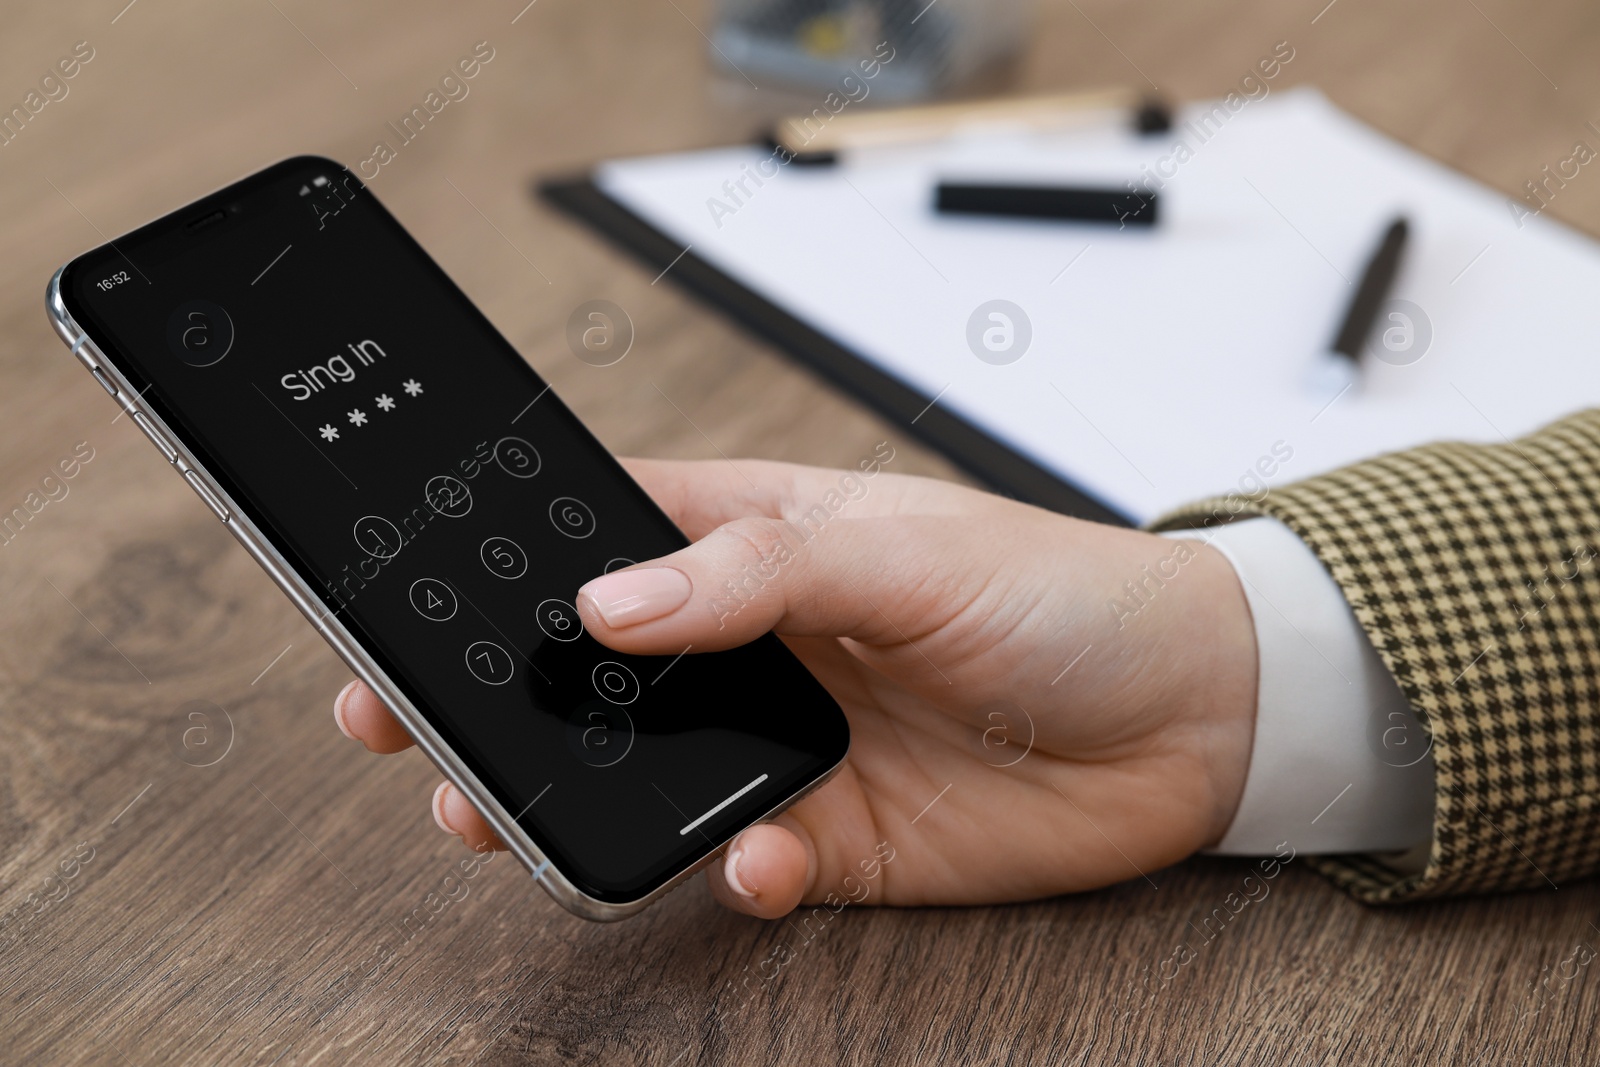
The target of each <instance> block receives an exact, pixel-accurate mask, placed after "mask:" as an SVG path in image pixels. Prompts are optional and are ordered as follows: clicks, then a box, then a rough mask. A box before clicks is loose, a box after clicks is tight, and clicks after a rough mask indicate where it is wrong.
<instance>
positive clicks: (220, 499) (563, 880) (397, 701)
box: [45, 264, 848, 922]
mask: <svg viewBox="0 0 1600 1067" xmlns="http://www.w3.org/2000/svg"><path fill="white" fill-rule="evenodd" d="M67 265H68V264H63V265H62V266H61V267H60V268H58V269H57V270H56V272H55V274H53V275H52V276H51V278H50V284H49V286H48V288H47V289H46V291H45V308H46V310H47V312H48V314H49V318H50V324H51V325H52V326H54V327H55V331H56V334H57V335H58V336H59V337H60V338H61V340H62V342H63V343H64V344H66V345H67V347H68V348H69V349H71V351H72V354H73V355H75V356H77V357H78V362H79V363H81V364H83V366H84V368H85V369H86V370H88V371H89V373H90V374H92V375H94V377H95V379H96V380H97V381H99V382H100V384H101V385H102V386H103V387H104V388H105V389H106V390H107V391H108V392H112V399H113V400H115V401H116V402H117V405H118V406H119V407H120V408H121V409H122V411H123V412H124V414H126V415H127V416H128V420H129V421H130V422H132V423H134V424H135V425H137V426H138V427H139V428H140V430H142V431H143V432H144V434H145V436H146V437H148V438H149V439H150V443H151V444H152V445H154V446H155V447H156V449H157V451H159V452H160V453H161V455H162V457H163V458H167V457H169V456H170V458H168V459H167V462H168V463H169V464H170V465H171V466H173V467H174V468H176V470H177V471H178V474H179V476H180V477H182V478H183V479H184V481H185V482H186V483H187V484H188V485H189V487H190V488H191V489H193V490H194V491H195V494H196V495H197V496H199V497H200V498H201V500H202V501H203V502H204V503H205V504H206V505H207V506H208V507H209V508H210V509H211V511H212V513H213V514H215V515H217V517H218V518H219V519H221V520H222V522H223V525H225V526H226V527H227V528H228V532H229V533H231V534H233V536H234V538H235V539H236V540H237V541H238V542H239V543H240V544H241V545H243V546H244V548H245V551H246V552H248V553H250V556H251V558H253V559H254V560H255V561H256V562H257V563H258V564H260V565H261V569H262V570H264V571H266V572H267V576H268V577H269V578H271V579H272V580H273V582H275V583H276V584H277V586H278V588H279V589H281V590H283V592H284V595H286V596H287V597H288V598H289V601H290V603H292V604H294V606H295V607H296V608H298V609H299V611H300V614H302V615H304V616H305V617H306V620H307V621H308V622H310V623H311V625H312V627H313V628H315V629H316V631H317V633H319V634H321V635H322V637H323V640H325V641H327V642H328V644H329V645H331V646H332V647H333V650H334V651H335V652H336V653H338V655H339V658H340V659H342V660H344V662H345V663H346V665H348V666H349V668H350V669H351V670H352V671H354V672H355V674H356V677H357V678H360V679H361V680H362V681H363V682H366V683H367V685H369V686H371V687H372V691H373V692H375V693H377V694H378V696H379V698H380V699H382V701H383V702H384V704H385V705H386V706H387V707H388V708H389V710H390V711H392V712H393V713H394V715H395V717H396V718H397V719H399V721H400V724H401V725H402V726H403V727H404V728H405V731H406V733H408V734H410V735H411V737H412V739H413V740H415V741H416V743H417V747H418V748H420V749H421V750H422V751H423V752H424V753H426V754H427V756H428V758H429V759H431V760H432V761H433V764H434V766H436V767H438V768H439V770H440V771H441V772H442V773H443V774H444V776H445V777H446V778H447V779H449V780H450V782H451V784H452V785H454V786H455V787H456V788H457V789H459V790H461V791H462V793H464V794H466V796H467V798H468V799H469V800H470V801H471V802H472V805H473V807H475V808H477V809H478V811H479V813H481V814H482V815H483V817H484V818H485V819H486V820H488V823H489V825H490V826H491V827H493V828H494V832H495V833H496V834H498V835H499V837H500V840H501V841H503V842H505V844H506V847H507V848H508V849H510V851H511V854H512V855H513V856H515V857H516V858H517V861H518V862H520V863H521V864H522V865H523V866H524V867H526V868H527V869H528V871H529V872H530V873H531V874H532V875H533V877H534V880H535V881H537V882H538V883H539V885H541V886H543V887H544V890H545V892H547V893H549V894H550V896H551V897H553V898H555V901H556V903H558V904H560V905H561V906H562V907H563V908H566V909H567V910H568V911H570V912H572V913H573V914H574V915H577V916H578V917H580V918H583V919H589V920H592V921H595V922H614V921H616V920H618V919H625V918H627V917H628V916H630V915H634V914H637V913H638V912H640V911H643V910H644V909H645V908H647V907H649V906H650V905H651V904H652V903H654V902H655V901H656V900H657V899H659V898H661V897H663V896H665V895H666V894H667V893H669V892H671V891H672V890H673V889H675V888H677V887H678V886H679V885H680V884H682V883H683V882H685V881H686V880H688V879H689V878H690V877H691V876H693V875H694V874H695V873H696V872H698V871H699V870H700V869H701V868H703V867H705V866H707V865H708V864H710V863H711V861H712V860H714V859H715V858H716V857H717V856H719V855H721V854H722V852H723V850H724V849H725V848H726V847H727V846H728V843H729V841H731V840H732V837H729V838H727V839H726V840H723V841H722V842H720V843H718V844H717V845H716V847H714V848H712V849H710V850H708V851H707V853H706V855H705V856H703V857H702V858H700V859H699V860H696V861H695V862H694V863H691V864H690V865H689V866H688V867H686V868H684V869H683V870H682V871H680V872H679V873H678V874H676V875H674V876H673V877H672V878H670V879H668V880H667V881H666V882H665V883H664V884H663V885H661V886H660V887H659V888H657V889H655V890H653V891H651V892H650V893H647V894H646V895H644V896H642V897H640V898H638V899H637V900H630V901H628V902H626V903H623V904H613V903H610V902H609V901H603V900H596V899H595V898H594V897H591V896H590V895H589V894H587V893H585V892H584V891H583V890H581V889H579V888H578V887H577V886H575V885H573V884H572V882H571V881H569V880H568V879H567V877H566V875H565V874H563V873H562V872H561V871H560V870H559V869H558V868H556V867H555V865H554V864H552V863H551V862H550V860H549V859H547V858H546V857H545V856H544V854H543V853H541V852H540V851H539V848H538V846H537V845H535V844H534V843H533V841H532V839H531V838H529V837H528V835H527V834H526V833H525V832H523V829H522V827H521V826H519V825H518V824H517V821H516V819H515V818H513V817H512V815H511V813H510V812H509V811H507V810H506V808H505V807H504V806H503V805H501V804H500V802H499V801H498V800H496V799H495V797H494V794H493V793H492V792H491V791H490V790H489V788H488V787H487V786H485V785H484V783H483V782H482V781H481V780H480V779H479V778H478V776H477V775H475V774H473V773H472V771H471V770H470V769H469V768H468V767H467V766H466V764H464V763H463V762H462V761H461V760H460V758H458V757H457V756H456V754H455V752H453V751H452V750H451V748H450V746H449V745H448V744H446V743H445V741H444V739H443V738H442V737H440V736H439V734H438V733H437V732H436V731H435V730H434V729H433V727H432V726H430V725H429V724H428V721H427V719H425V718H424V717H423V716H422V714H421V712H419V711H418V710H417V708H416V706H415V705H414V704H412V702H411V701H410V699H408V698H407V697H406V695H405V694H404V693H403V692H402V691H401V690H400V687H399V686H397V685H395V684H394V682H393V681H392V680H391V679H390V678H389V676H388V674H387V673H385V672H384V670H383V669H382V668H381V667H379V666H378V664H377V663H376V662H375V661H374V660H373V658H372V657H371V656H370V655H368V654H367V652H366V650H365V649H363V648H362V647H361V645H360V643H359V642H358V641H357V640H356V638H355V636H354V635H353V634H351V633H350V631H349V630H348V629H346V628H345V625H344V623H343V622H341V621H340V620H339V619H338V618H337V617H336V616H334V615H332V614H331V613H329V612H328V610H327V608H326V605H324V604H323V603H322V600H321V598H320V597H319V596H318V595H317V593H316V592H315V590H313V589H312V587H311V585H310V584H309V583H308V582H307V581H306V580H305V579H303V578H302V577H301V576H300V574H299V573H298V572H297V571H296V570H295V569H294V567H293V566H292V565H291V564H290V563H289V561H288V560H286V559H284V558H283V556H282V555H281V554H280V553H279V552H278V550H277V549H276V548H274V547H273V545H272V542H271V541H269V540H268V539H267V538H266V537H265V536H264V535H263V534H262V532H261V530H260V529H259V528H258V527H257V526H256V524H255V523H254V522H253V521H252V520H251V518H250V517H249V515H247V514H246V513H245V510H244V509H243V508H241V507H240V506H239V504H238V503H237V502H236V501H235V500H233V498H232V497H230V496H229V495H228V494H226V493H224V492H223V491H222V490H221V488H220V487H219V486H218V484H217V481H216V479H214V478H213V477H212V476H211V472H210V471H208V470H206V468H205V465H204V464H202V463H201V462H200V460H199V459H198V458H197V457H196V456H194V455H193V453H191V452H190V450H189V449H188V448H186V447H185V446H184V444H183V441H182V440H181V439H180V438H179V436H178V435H177V434H175V433H173V432H172V428H171V427H170V426H168V425H167V424H166V422H165V420H163V419H162V418H161V417H160V416H159V415H157V414H156V413H155V412H154V411H152V410H150V408H149V407H147V406H146V405H144V404H142V403H141V402H140V397H139V395H138V394H137V393H136V392H135V391H134V389H133V388H132V386H131V385H130V384H129V382H128V381H127V379H126V378H124V377H123V375H122V372H121V371H120V370H119V369H118V368H117V367H116V366H115V365H114V364H113V363H111V362H110V361H109V360H107V359H106V357H105V355H104V353H103V352H101V350H100V349H99V347H98V346H96V344H95V342H94V339H93V338H91V337H90V336H89V335H88V333H87V332H86V331H85V330H84V329H83V328H82V327H81V326H79V325H78V323H77V322H76V321H75V320H74V319H73V318H72V315H71V313H70V312H69V311H68V310H67V306H66V302H65V300H63V298H62V295H61V277H62V274H63V273H64V272H65V271H66V269H67ZM113 390H114V392H113ZM191 475H192V476H193V478H196V479H199V482H200V484H198V485H197V484H196V483H195V481H194V480H192V479H191ZM208 495H209V496H210V497H211V499H207V497H208ZM846 755H847V756H848V751H847V753H846ZM843 766H844V758H841V759H840V760H839V762H838V763H836V764H834V766H833V767H831V768H829V769H828V770H827V771H825V772H824V773H823V774H821V775H820V776H818V777H817V778H816V779H815V780H814V781H812V782H811V783H810V784H808V785H806V786H804V787H803V788H801V789H799V790H798V791H796V792H795V793H794V794H793V795H791V796H790V797H789V798H788V799H786V800H784V801H783V802H782V803H780V804H778V805H776V806H775V807H773V808H772V809H771V810H770V811H768V812H766V813H765V814H764V815H762V816H761V817H760V818H758V819H756V820H754V821H753V822H752V823H750V824H749V825H755V824H756V823H760V822H765V821H766V820H768V819H771V818H772V817H773V816H775V815H777V814H779V813H780V812H782V811H784V810H785V809H787V808H789V807H790V806H791V805H793V804H794V803H796V802H797V801H799V800H800V799H801V798H802V797H804V796H806V795H807V794H809V793H810V792H812V791H813V790H814V789H816V788H817V787H818V786H820V785H822V784H823V783H825V782H827V781H828V780H829V779H830V778H832V777H833V776H834V775H835V774H837V773H838V772H839V768H841V767H843ZM735 836H737V835H735Z"/></svg>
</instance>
